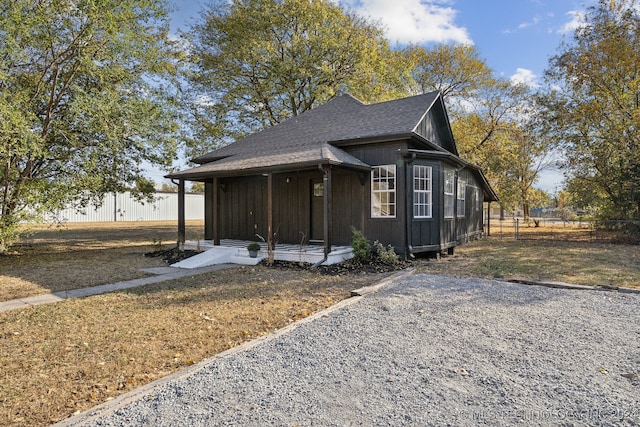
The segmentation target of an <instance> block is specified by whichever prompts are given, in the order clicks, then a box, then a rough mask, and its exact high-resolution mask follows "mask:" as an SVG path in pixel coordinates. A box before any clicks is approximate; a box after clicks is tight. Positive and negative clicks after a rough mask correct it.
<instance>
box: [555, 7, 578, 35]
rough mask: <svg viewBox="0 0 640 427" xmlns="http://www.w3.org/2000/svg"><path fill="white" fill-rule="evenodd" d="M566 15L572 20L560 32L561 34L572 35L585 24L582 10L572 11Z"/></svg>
mask: <svg viewBox="0 0 640 427" xmlns="http://www.w3.org/2000/svg"><path fill="white" fill-rule="evenodd" d="M566 15H568V16H570V17H571V20H570V21H569V22H567V23H566V24H564V25H563V26H562V28H560V29H559V30H558V32H559V33H560V34H566V33H571V32H573V31H575V30H576V29H578V28H580V27H582V26H583V25H584V24H585V22H584V11H582V10H570V11H569V12H567V13H566Z"/></svg>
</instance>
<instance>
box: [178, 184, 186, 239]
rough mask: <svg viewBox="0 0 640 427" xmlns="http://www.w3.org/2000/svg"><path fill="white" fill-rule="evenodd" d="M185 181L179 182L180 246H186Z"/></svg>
mask: <svg viewBox="0 0 640 427" xmlns="http://www.w3.org/2000/svg"><path fill="white" fill-rule="evenodd" d="M184 194H185V191H184V179H180V180H178V246H181V245H184V241H185V236H186V234H187V233H186V228H187V227H186V223H185V218H184V217H185V214H184Z"/></svg>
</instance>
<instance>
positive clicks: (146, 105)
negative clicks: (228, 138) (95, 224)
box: [0, 0, 177, 252]
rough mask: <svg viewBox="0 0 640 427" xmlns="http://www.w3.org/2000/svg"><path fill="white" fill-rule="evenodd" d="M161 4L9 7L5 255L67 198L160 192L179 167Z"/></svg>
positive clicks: (1, 29)
mask: <svg viewBox="0 0 640 427" xmlns="http://www.w3.org/2000/svg"><path fill="white" fill-rule="evenodd" d="M166 7H167V4H166V3H165V2H164V1H163V0H118V1H115V0H81V1H69V0H46V1H44V0H43V1H31V0H6V1H3V2H2V4H1V5H0V252H3V251H5V250H6V249H7V248H8V246H9V245H10V244H11V242H12V241H13V240H14V239H15V238H16V230H17V226H18V224H19V223H20V222H24V221H27V220H37V219H38V218H40V217H41V216H42V214H44V213H45V212H49V211H53V210H55V209H57V208H59V207H61V206H62V205H64V204H66V203H68V202H69V201H75V202H77V203H79V204H84V203H86V202H88V201H89V199H93V200H100V199H101V198H102V197H101V196H102V195H103V194H104V193H105V192H110V191H120V190H123V189H124V188H125V187H131V186H134V187H135V188H141V189H146V190H148V189H149V188H151V187H150V186H149V185H148V184H149V183H148V182H147V180H145V179H144V178H143V176H142V174H141V169H142V166H143V163H144V162H150V163H154V164H159V165H166V164H167V162H170V161H171V153H172V151H173V148H174V145H175V143H174V140H173V134H174V132H175V131H176V126H175V121H174V118H175V110H174V109H173V106H172V104H171V99H170V98H169V97H168V96H167V88H166V87H164V86H163V82H167V80H166V77H167V76H170V75H172V74H175V71H176V66H177V60H176V58H177V56H176V55H175V53H174V51H173V47H172V46H171V43H170V42H168V39H167V29H168V27H167V25H166V17H167V9H166Z"/></svg>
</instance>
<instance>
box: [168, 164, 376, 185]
mask: <svg viewBox="0 0 640 427" xmlns="http://www.w3.org/2000/svg"><path fill="white" fill-rule="evenodd" d="M325 165H330V166H337V167H342V168H346V169H352V170H356V171H362V172H368V171H370V170H371V167H370V166H363V165H352V164H348V163H343V162H338V161H335V160H323V161H308V162H300V163H291V164H288V165H275V166H259V167H254V168H245V169H230V170H219V171H202V172H200V171H197V172H189V171H188V170H187V171H184V172H176V173H173V174H168V175H165V178H169V179H185V180H187V181H201V180H205V179H207V178H213V177H236V176H251V175H261V174H265V173H286V172H295V171H297V170H306V169H316V168H317V167H318V166H325Z"/></svg>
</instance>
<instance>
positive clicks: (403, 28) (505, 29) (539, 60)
mask: <svg viewBox="0 0 640 427" xmlns="http://www.w3.org/2000/svg"><path fill="white" fill-rule="evenodd" d="M333 1H335V2H337V3H340V4H341V5H343V6H345V7H347V8H349V9H352V10H354V11H356V12H357V13H358V14H360V15H362V16H365V17H368V18H371V19H373V20H376V21H379V22H380V23H381V24H382V25H383V27H384V28H385V29H386V37H387V39H388V40H389V42H390V44H391V46H402V45H406V44H407V43H414V44H420V45H427V46H428V45H429V44H432V43H466V44H473V45H474V46H475V47H476V48H477V50H478V51H479V53H480V55H481V57H482V58H483V59H485V61H486V63H487V65H488V66H489V67H491V68H492V69H493V70H494V71H495V72H496V73H497V74H498V75H500V76H503V77H505V78H509V79H514V80H517V81H520V82H523V83H526V84H528V85H531V86H533V87H536V86H537V85H540V84H541V82H542V74H543V72H544V70H545V68H546V67H547V64H548V60H549V57H551V56H553V55H554V54H555V53H556V52H557V49H558V46H559V45H560V43H561V42H562V40H563V39H565V38H569V37H571V33H572V30H573V29H575V28H576V27H577V25H578V23H579V19H580V17H581V16H582V15H583V13H584V11H585V9H586V8H587V7H588V6H589V5H592V4H594V3H595V2H596V0H333ZM206 3H207V2H206V0H182V1H179V2H178V1H175V2H174V6H175V8H176V10H175V12H173V13H172V15H171V25H172V30H173V31H177V30H178V29H182V30H188V27H189V24H191V23H193V20H194V19H195V18H197V17H198V16H199V13H200V11H201V10H202V6H203V5H204V4H206ZM561 181H562V176H561V175H560V174H559V173H557V172H553V171H551V172H546V173H545V174H544V176H543V177H542V178H541V180H540V182H539V183H538V185H537V187H539V188H543V189H545V190H547V191H551V192H553V191H555V189H556V188H557V187H558V186H560V184H561Z"/></svg>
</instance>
